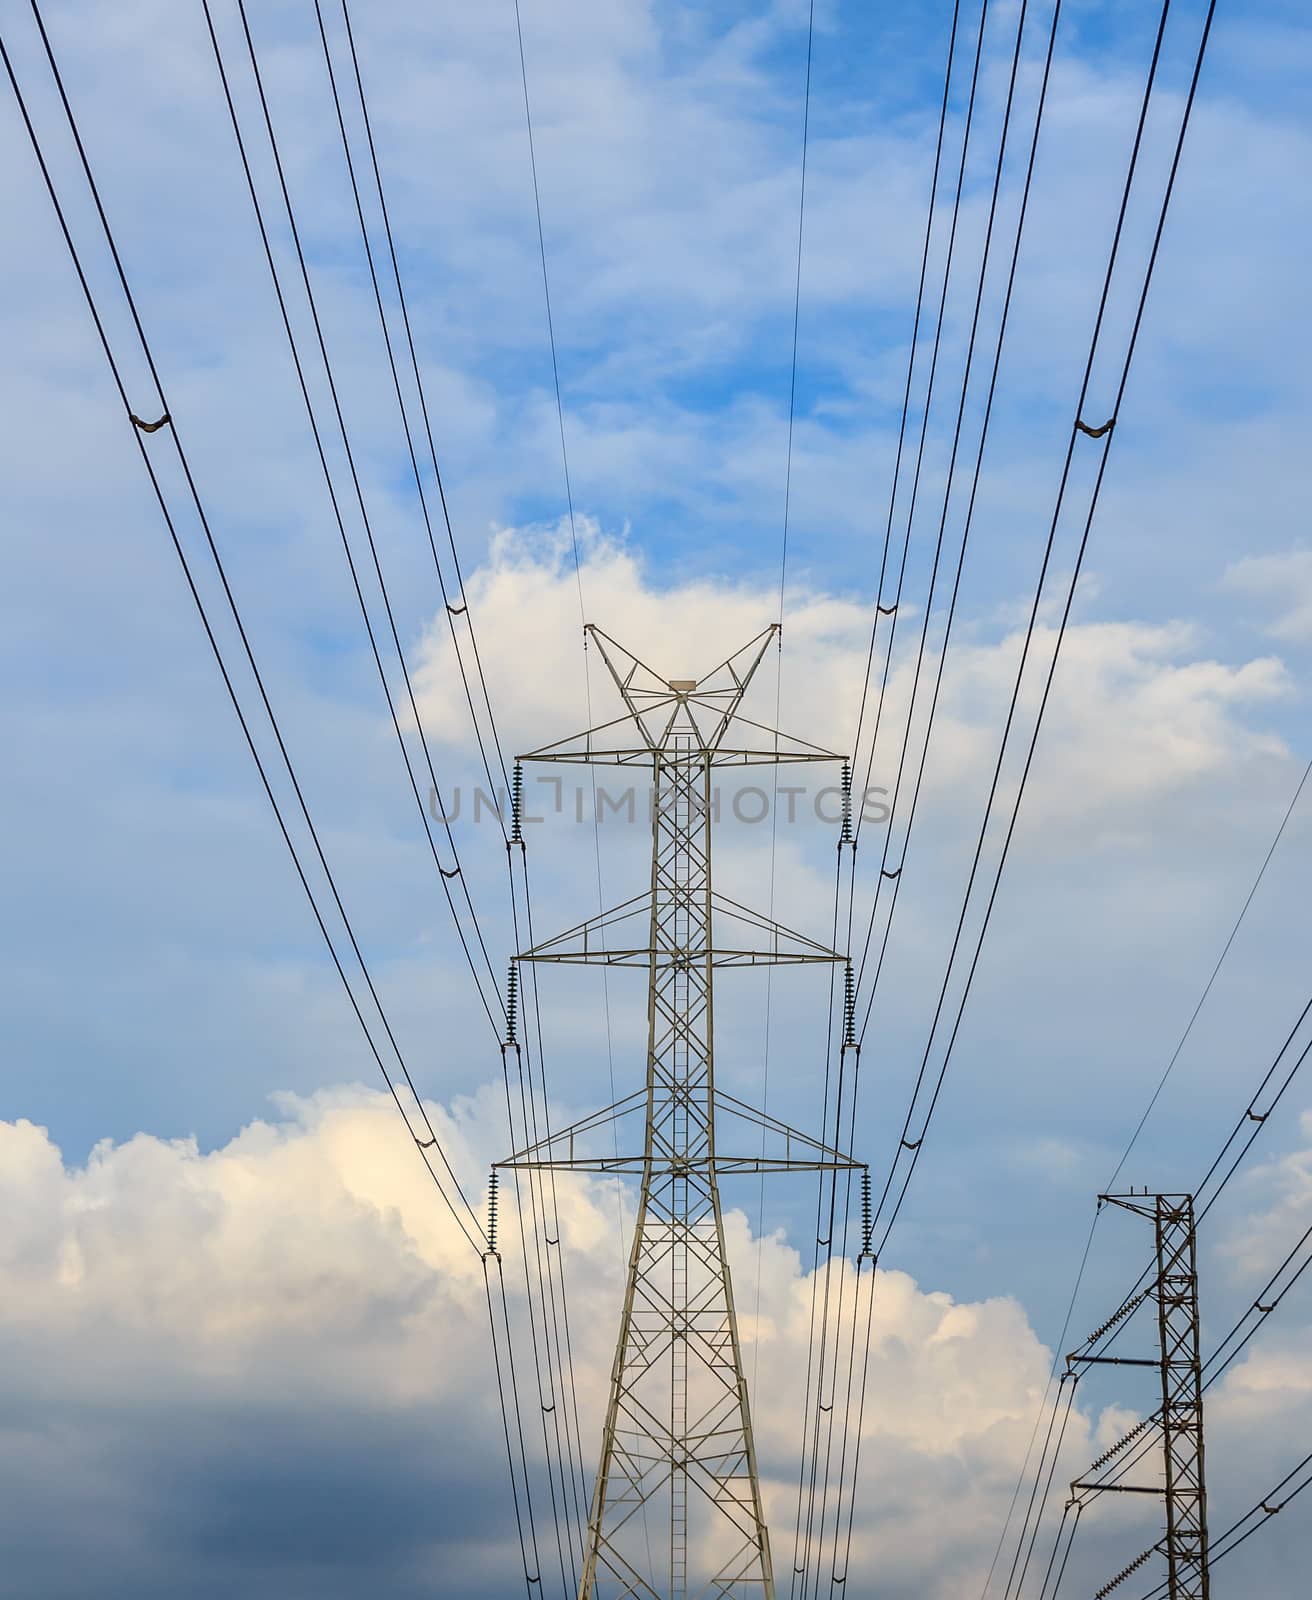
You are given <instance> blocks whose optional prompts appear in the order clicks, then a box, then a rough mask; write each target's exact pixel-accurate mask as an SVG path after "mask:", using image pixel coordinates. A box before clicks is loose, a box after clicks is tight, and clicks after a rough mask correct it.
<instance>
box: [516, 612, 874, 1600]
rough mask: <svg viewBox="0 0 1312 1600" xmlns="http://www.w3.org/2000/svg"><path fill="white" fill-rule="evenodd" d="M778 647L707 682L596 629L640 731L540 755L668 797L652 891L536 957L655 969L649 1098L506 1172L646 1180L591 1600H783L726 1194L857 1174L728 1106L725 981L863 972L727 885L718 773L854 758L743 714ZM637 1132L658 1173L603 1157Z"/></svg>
mask: <svg viewBox="0 0 1312 1600" xmlns="http://www.w3.org/2000/svg"><path fill="white" fill-rule="evenodd" d="M777 631H778V630H777V628H773V627H772V628H769V629H767V630H766V631H765V632H764V633H762V634H759V635H758V636H757V637H756V638H755V639H753V640H752V641H751V642H750V643H749V644H747V645H746V646H744V647H743V649H741V650H739V651H738V652H736V653H735V654H734V655H732V656H730V657H729V659H728V660H727V661H724V662H722V663H721V664H720V666H718V667H717V668H715V669H714V671H712V672H711V673H709V674H708V675H707V676H706V677H704V678H702V679H701V680H692V679H677V678H675V679H666V678H662V677H660V676H659V675H658V674H657V673H655V672H654V671H652V669H651V668H650V667H648V666H646V665H645V664H644V663H643V662H641V661H640V660H639V659H638V658H637V657H636V656H634V655H632V654H631V653H630V652H628V651H626V650H624V649H623V648H622V647H621V646H619V645H618V644H616V643H615V641H614V640H613V639H610V638H609V637H608V636H607V635H605V634H603V633H601V632H600V631H599V630H598V629H596V628H593V627H591V626H590V627H589V629H588V634H589V637H590V639H591V641H592V642H593V643H594V644H595V645H596V647H597V649H598V651H599V653H600V654H601V657H602V659H603V660H604V661H605V663H606V666H607V668H608V669H609V671H610V674H611V676H612V678H613V679H614V681H615V685H616V687H617V688H618V690H619V693H620V696H621V698H622V699H623V701H624V706H625V715H624V716H623V717H620V718H619V719H617V720H616V721H615V722H610V723H606V724H604V725H602V726H601V727H599V728H595V729H591V730H589V731H588V732H587V733H585V734H583V735H581V736H579V738H577V739H574V740H566V741H562V742H561V743H559V744H553V745H548V746H546V747H544V748H542V749H539V750H536V751H533V752H532V753H531V755H529V756H525V757H524V758H522V759H524V760H535V761H554V762H574V763H600V764H606V765H613V766H618V767H628V768H637V769H639V770H641V769H644V768H646V769H648V770H650V773H651V782H652V790H651V828H652V833H651V882H650V888H649V890H648V891H647V893H645V894H642V895H638V896H636V897H634V898H633V899H631V900H628V901H625V902H623V903H622V904H621V905H619V906H617V907H615V908H614V909H613V910H611V911H609V912H603V913H602V914H600V915H599V916H597V917H594V918H591V919H589V921H587V922H585V923H582V924H580V925H579V926H578V927H576V928H573V929H571V930H569V931H568V932H567V933H564V934H561V935H560V936H559V937H557V938H555V939H552V940H548V941H546V942H544V943H541V944H538V945H535V946H534V947H533V948H532V949H530V950H526V951H523V952H521V954H520V957H519V959H520V960H528V961H535V962H552V961H555V962H596V963H603V964H606V965H610V966H629V967H645V968H646V969H647V972H648V991H647V1016H648V1037H647V1069H646V1081H645V1084H644V1086H643V1087H642V1088H641V1089H638V1090H636V1091H635V1092H633V1093H632V1094H630V1095H628V1096H626V1097H625V1098H624V1099H622V1100H620V1101H618V1102H617V1103H616V1104H615V1105H613V1106H610V1107H607V1108H606V1110H604V1111H601V1112H598V1113H596V1114H595V1115H594V1116H591V1117H589V1118H587V1119H585V1120H584V1121H583V1122H581V1123H578V1124H575V1125H574V1126H573V1127H570V1128H565V1129H562V1130H561V1131H560V1132H558V1133H556V1134H554V1135H552V1137H551V1138H549V1139H547V1140H544V1141H542V1142H540V1143H539V1144H537V1145H533V1146H531V1147H529V1148H527V1149H525V1150H522V1151H520V1152H518V1153H517V1154H516V1155H514V1156H513V1157H511V1158H510V1160H509V1161H507V1162H505V1163H503V1165H505V1166H509V1167H521V1168H529V1169H533V1168H543V1167H558V1168H569V1169H572V1170H575V1171H591V1172H599V1173H625V1174H633V1175H635V1176H637V1177H640V1179H641V1192H640V1196H639V1200H638V1208H637V1217H636V1222H635V1226H634V1233H633V1241H632V1246H631V1249H630V1253H629V1262H628V1276H627V1281H626V1287H625V1293H624V1303H623V1310H622V1312H621V1316H620V1328H619V1337H618V1339H617V1341H616V1346H615V1358H614V1363H613V1366H612V1370H611V1377H610V1391H609V1403H608V1406H607V1410H606V1419H605V1424H604V1427H603V1430H602V1444H601V1459H600V1463H599V1465H598V1468H597V1477H596V1483H595V1487H594V1490H593V1495H592V1506H591V1512H590V1516H589V1521H588V1529H587V1536H586V1540H585V1551H584V1567H583V1576H582V1580H581V1583H580V1587H579V1595H580V1600H610V1597H611V1596H615V1597H620V1596H643V1597H648V1600H687V1597H696V1596H720V1597H744V1596H752V1597H756V1600H760V1597H763V1596H764V1597H768V1600H773V1596H774V1593H775V1585H774V1573H773V1568H772V1565H771V1558H770V1540H769V1535H768V1532H767V1528H766V1522H765V1513H764V1510H763V1508H762V1503H761V1487H760V1479H759V1475H758V1472H757V1461H756V1448H755V1444H754V1441H753V1437H752V1421H751V1408H750V1405H749V1401H748V1393H747V1383H746V1379H745V1377H744V1373H743V1363H742V1352H741V1348H740V1344H739V1336H738V1321H737V1317H736V1314H735V1311H734V1301H733V1287H732V1284H731V1281H730V1274H729V1265H728V1261H727V1259H726V1255H725V1242H724V1223H723V1218H722V1214H721V1203H720V1185H719V1179H720V1177H721V1175H723V1174H724V1173H726V1172H732V1173H745V1172H767V1171H799V1170H811V1171H815V1170H819V1169H835V1168H837V1169H850V1168H853V1167H854V1166H856V1163H854V1162H852V1161H851V1160H849V1159H848V1158H847V1157H845V1156H842V1155H840V1154H839V1153H838V1152H837V1151H835V1150H832V1149H830V1148H828V1147H827V1146H825V1145H823V1144H822V1143H820V1142H819V1141H818V1140H816V1139H812V1138H809V1137H807V1136H806V1135H804V1134H800V1133H798V1132H797V1131H796V1130H794V1129H791V1128H789V1127H787V1126H785V1125H784V1124H783V1123H781V1122H779V1121H778V1120H777V1119H775V1118H773V1117H769V1116H767V1115H766V1114H765V1113H764V1112H761V1111H757V1110H754V1109H753V1108H752V1107H750V1106H748V1105H746V1104H745V1103H744V1102H742V1101H739V1100H736V1099H734V1098H733V1097H732V1096H730V1095H727V1094H725V1093H723V1092H722V1091H717V1089H716V1087H715V1074H714V1005H713V992H714V990H713V974H714V971H715V969H716V968H717V967H723V966H757V965H764V964H768V963H775V962H779V963H799V962H841V961H843V960H844V959H845V958H844V957H843V956H840V955H839V954H838V953H837V952H836V951H833V950H829V949H826V948H825V947H824V946H822V945H819V944H817V943H816V942H815V941H814V940H811V939H807V938H805V937H804V936H802V935H800V934H795V933H791V932H789V931H788V930H787V929H785V928H783V927H781V926H780V925H779V924H778V923H776V922H774V921H773V920H772V919H770V918H768V917H765V916H762V915H759V914H758V913H756V912H753V911H751V910H749V909H748V908H747V907H745V906H743V905H741V904H739V903H737V902H735V901H731V900H729V899H727V898H726V897H725V896H723V895H720V894H718V893H717V892H716V891H715V889H714V888H713V887H712V875H711V822H712V814H713V804H712V775H713V773H714V772H715V771H716V770H717V769H720V768H728V767H742V766H748V765H756V764H771V763H774V762H793V761H825V760H838V759H841V758H839V757H836V756H834V755H833V754H832V753H831V752H829V751H826V750H822V749H820V748H819V747H818V746H816V745H812V744H808V743H806V742H805V741H803V740H799V739H790V738H785V737H783V736H782V735H780V734H778V733H776V732H775V731H774V730H773V729H763V728H761V726H760V725H759V724H756V723H752V722H749V721H747V719H745V718H742V717H740V716H739V714H738V712H739V705H740V703H741V700H742V697H743V694H744V693H745V691H746V689H747V686H748V684H749V683H750V682H751V679H752V677H753V675H754V673H755V671H756V669H757V668H758V666H759V665H760V663H761V660H762V658H763V656H764V655H765V652H766V650H767V648H768V647H769V645H770V643H771V641H772V640H773V639H774V637H775V635H776V633H777ZM635 734H636V738H635ZM762 735H765V737H764V738H762V737H761V736H762ZM639 1113H641V1114H642V1115H643V1122H644V1134H643V1142H642V1150H641V1154H638V1153H636V1152H635V1153H633V1154H628V1155H620V1154H611V1155H606V1154H593V1153H590V1151H591V1150H592V1149H593V1148H595V1141H594V1138H593V1136H595V1135H596V1134H597V1132H598V1130H602V1129H606V1128H608V1126H609V1125H611V1124H614V1123H617V1122H619V1121H621V1120H623V1119H626V1118H629V1117H632V1118H633V1120H634V1121H635V1122H636V1119H637V1115H638V1114H639ZM730 1124H733V1125H735V1126H736V1127H737V1128H738V1129H740V1130H744V1131H746V1130H750V1139H749V1140H746V1141H744V1145H743V1146H742V1147H739V1148H735V1147H734V1146H732V1145H728V1146H723V1147H722V1140H721V1136H722V1135H723V1134H724V1133H725V1132H726V1130H727V1129H728V1127H729V1125H730ZM748 1144H750V1145H751V1146H752V1147H754V1148H753V1149H752V1151H751V1153H748V1149H747V1146H748Z"/></svg>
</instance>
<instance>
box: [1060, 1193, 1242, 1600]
mask: <svg viewBox="0 0 1312 1600" xmlns="http://www.w3.org/2000/svg"><path fill="white" fill-rule="evenodd" d="M1099 1200H1100V1202H1105V1203H1107V1204H1109V1205H1114V1206H1120V1207H1121V1208H1122V1209H1123V1210H1125V1211H1131V1212H1133V1213H1134V1214H1135V1215H1136V1216H1140V1217H1144V1218H1146V1219H1147V1220H1148V1221H1149V1222H1151V1223H1152V1224H1153V1228H1154V1235H1155V1239H1156V1245H1157V1255H1156V1272H1155V1275H1154V1276H1153V1278H1152V1280H1151V1282H1150V1283H1149V1284H1148V1286H1147V1287H1146V1288H1145V1289H1143V1290H1142V1291H1141V1292H1140V1293H1138V1294H1136V1295H1132V1296H1131V1298H1130V1299H1129V1300H1127V1301H1126V1302H1125V1303H1124V1305H1122V1306H1121V1308H1120V1310H1119V1311H1118V1312H1117V1313H1116V1314H1115V1316H1113V1317H1111V1318H1110V1319H1109V1320H1108V1321H1107V1322H1105V1323H1104V1324H1103V1325H1102V1327H1101V1328H1099V1329H1098V1330H1097V1332H1096V1333H1094V1334H1093V1335H1092V1336H1091V1337H1090V1338H1089V1340H1088V1341H1087V1342H1086V1344H1085V1347H1084V1349H1083V1350H1082V1351H1077V1352H1076V1353H1074V1354H1073V1355H1071V1356H1069V1357H1068V1358H1067V1360H1068V1363H1069V1365H1070V1368H1071V1370H1072V1371H1078V1370H1079V1369H1080V1368H1082V1367H1083V1366H1085V1365H1093V1364H1099V1363H1106V1364H1110V1365H1113V1366H1131V1367H1135V1366H1137V1367H1155V1368H1157V1369H1158V1372H1159V1376H1160V1382H1161V1396H1162V1404H1161V1410H1160V1411H1159V1412H1158V1413H1157V1416H1156V1421H1157V1422H1158V1424H1159V1425H1160V1427H1161V1434H1162V1466H1163V1482H1162V1485H1161V1487H1160V1488H1159V1487H1157V1486H1154V1485H1148V1484H1137V1483H1126V1482H1124V1481H1122V1480H1121V1478H1120V1476H1119V1475H1118V1476H1116V1477H1109V1476H1107V1475H1104V1476H1103V1477H1100V1478H1095V1477H1094V1475H1093V1473H1094V1469H1093V1468H1091V1469H1090V1471H1089V1472H1088V1473H1086V1474H1085V1475H1084V1477H1083V1478H1077V1479H1076V1481H1075V1482H1074V1483H1073V1484H1072V1485H1071V1494H1072V1497H1073V1499H1074V1501H1075V1503H1076V1504H1077V1505H1078V1504H1080V1503H1081V1497H1087V1496H1088V1495H1091V1494H1101V1493H1103V1492H1105V1491H1108V1490H1111V1491H1116V1492H1121V1493H1130V1494H1159V1495H1161V1497H1162V1499H1163V1501H1164V1503H1165V1508H1166V1535H1165V1538H1164V1539H1162V1541H1161V1542H1160V1544H1157V1545H1152V1546H1150V1548H1149V1549H1147V1550H1145V1551H1144V1552H1143V1554H1142V1555H1141V1556H1139V1557H1137V1558H1136V1559H1135V1560H1134V1561H1133V1562H1132V1563H1131V1564H1130V1565H1129V1566H1128V1567H1126V1568H1125V1569H1124V1570H1123V1571H1122V1572H1120V1573H1118V1574H1117V1576H1116V1578H1115V1579H1113V1581H1112V1582H1111V1583H1110V1584H1107V1585H1105V1586H1104V1588H1103V1589H1102V1590H1100V1591H1099V1593H1100V1594H1108V1593H1110V1592H1111V1590H1112V1589H1113V1588H1115V1587H1117V1586H1118V1585H1119V1584H1120V1583H1121V1582H1123V1581H1124V1579H1126V1578H1127V1577H1129V1576H1130V1574H1131V1573H1133V1572H1135V1571H1137V1570H1138V1569H1139V1567H1141V1566H1142V1565H1143V1564H1144V1563H1145V1562H1146V1561H1148V1560H1149V1559H1150V1557H1152V1556H1153V1555H1155V1554H1156V1553H1157V1552H1158V1551H1161V1552H1162V1553H1163V1554H1164V1555H1165V1556H1166V1579H1167V1594H1168V1595H1169V1596H1170V1600H1208V1596H1209V1592H1210V1580H1209V1576H1208V1554H1207V1487H1206V1478H1205V1474H1204V1471H1203V1372H1202V1358H1201V1356H1200V1353H1199V1329H1198V1260H1197V1255H1198V1247H1197V1235H1196V1232H1195V1228H1194V1200H1193V1196H1192V1195H1189V1194H1156V1195H1150V1194H1148V1193H1146V1192H1145V1193H1143V1194H1137V1195H1136V1194H1133V1193H1131V1194H1106V1195H1100V1196H1099ZM1152 1302H1155V1303H1156V1307H1157V1356H1156V1357H1155V1358H1153V1357H1148V1356H1142V1357H1140V1356H1110V1355H1105V1354H1103V1355H1098V1354H1095V1353H1093V1352H1094V1348H1095V1347H1096V1346H1097V1345H1098V1344H1100V1343H1101V1341H1102V1339H1103V1338H1104V1337H1105V1336H1106V1335H1107V1334H1108V1333H1110V1332H1111V1331H1112V1330H1113V1329H1116V1328H1119V1327H1120V1326H1121V1325H1122V1324H1123V1323H1124V1322H1125V1321H1126V1320H1127V1319H1128V1318H1129V1317H1130V1316H1132V1315H1133V1314H1134V1312H1135V1311H1136V1310H1137V1309H1138V1308H1139V1306H1140V1305H1143V1304H1145V1303H1152ZM1152 1420H1154V1419H1152V1418H1149V1419H1147V1421H1148V1422H1151V1421H1152ZM1144 1427H1145V1424H1143V1423H1141V1424H1140V1426H1139V1428H1136V1429H1135V1430H1133V1431H1132V1432H1131V1433H1129V1434H1127V1435H1126V1436H1125V1438H1124V1439H1122V1440H1121V1442H1120V1444H1118V1445H1115V1446H1113V1448H1112V1449H1111V1450H1109V1451H1107V1452H1106V1453H1105V1454H1104V1455H1103V1456H1101V1457H1100V1458H1099V1460H1098V1461H1097V1462H1096V1463H1095V1468H1102V1467H1103V1466H1105V1465H1106V1464H1107V1463H1108V1462H1109V1461H1110V1460H1111V1459H1112V1458H1113V1457H1114V1456H1116V1455H1119V1454H1120V1452H1121V1450H1122V1448H1123V1447H1124V1446H1125V1445H1128V1444H1129V1443H1130V1442H1131V1440H1132V1439H1134V1438H1135V1437H1137V1436H1138V1435H1139V1434H1140V1432H1142V1431H1143V1429H1144Z"/></svg>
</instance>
